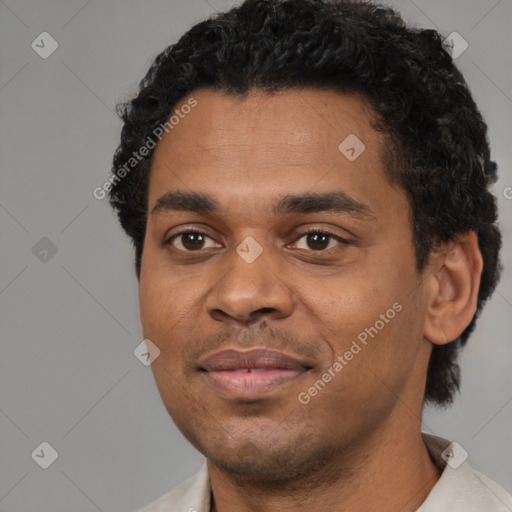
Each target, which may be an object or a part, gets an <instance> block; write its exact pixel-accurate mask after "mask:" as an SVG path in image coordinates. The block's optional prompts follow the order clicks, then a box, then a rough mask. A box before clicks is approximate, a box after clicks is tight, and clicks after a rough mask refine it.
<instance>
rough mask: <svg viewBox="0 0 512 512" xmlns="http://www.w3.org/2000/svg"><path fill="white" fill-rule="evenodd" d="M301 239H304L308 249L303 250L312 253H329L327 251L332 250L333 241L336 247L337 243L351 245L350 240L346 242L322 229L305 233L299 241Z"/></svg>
mask: <svg viewBox="0 0 512 512" xmlns="http://www.w3.org/2000/svg"><path fill="white" fill-rule="evenodd" d="M301 239H304V242H305V245H306V247H302V249H304V248H305V249H306V250H308V249H309V250H310V251H311V252H319V251H320V252H328V251H326V249H332V246H330V242H333V241H334V245H336V243H341V244H348V243H349V242H348V240H345V239H344V238H341V237H339V236H337V235H335V234H333V233H329V232H328V231H322V230H320V229H314V230H311V231H307V232H305V233H303V234H302V235H301V236H300V237H299V238H298V239H297V240H301ZM295 244H297V242H295ZM299 249H301V247H299Z"/></svg>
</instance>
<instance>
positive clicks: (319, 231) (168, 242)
mask: <svg viewBox="0 0 512 512" xmlns="http://www.w3.org/2000/svg"><path fill="white" fill-rule="evenodd" d="M188 233H196V234H198V235H204V236H206V237H208V238H210V239H211V237H210V236H208V235H207V234H206V233H205V232H204V231H200V230H198V229H193V228H189V229H186V230H183V231H180V232H178V233H174V235H172V236H171V237H169V238H168V239H167V240H165V242H164V244H165V245H166V246H168V245H172V242H173V240H174V239H175V238H178V237H179V236H180V235H186V234H188ZM314 234H319V235H328V236H329V237H330V238H333V239H334V240H336V241H337V242H340V243H342V244H344V245H348V244H349V243H350V242H349V240H346V239H345V238H341V237H340V236H338V235H335V234H334V233H331V232H330V231H327V230H324V229H311V230H309V231H304V232H303V233H301V234H300V235H299V236H298V238H297V239H296V240H295V241H298V240H300V239H301V238H303V237H304V236H306V235H314ZM332 249H334V248H333V247H332V248H331V249H324V250H320V251H313V250H309V251H307V252H310V253H313V254H318V253H323V254H329V253H330V251H331V250H332ZM176 250H177V251H180V252H186V253H199V252H201V249H199V250H197V251H183V250H182V249H176Z"/></svg>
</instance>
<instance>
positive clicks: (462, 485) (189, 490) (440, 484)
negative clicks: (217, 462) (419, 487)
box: [139, 432, 512, 512]
mask: <svg viewBox="0 0 512 512" xmlns="http://www.w3.org/2000/svg"><path fill="white" fill-rule="evenodd" d="M421 435H422V437H423V440H424V442H425V444H426V446H427V449H428V451H429V453H430V455H431V457H432V459H433V460H434V462H435V463H436V464H437V465H438V467H439V468H440V469H442V473H441V477H440V478H439V480H438V481H437V483H436V485H435V486H434V487H433V488H432V490H431V491H430V494H429V495H428V496H427V499H426V500H425V501H424V502H423V504H422V505H421V506H420V508H418V509H417V510H416V512H511V511H512V496H510V494H508V493H507V492H506V491H505V489H503V488H502V487H500V486H499V485H498V484H497V483H496V482H494V481H493V480H491V479H490V478H488V477H486V476H485V475H483V474H482V473H480V472H479V471H476V470H475V469H473V468H472V467H471V466H470V465H469V464H468V462H467V461H466V460H465V456H466V452H464V450H463V449H461V447H460V445H457V444H456V443H450V441H447V440H446V439H442V438H441V437H436V436H432V435H430V434H426V433H425V432H422V434H421ZM449 446H450V447H451V448H450V449H449V450H447V448H448V447H449ZM450 451H451V457H446V453H450ZM443 452H444V453H445V458H447V459H448V460H449V461H450V464H447V463H446V462H445V460H444V459H443V457H442V455H441V454H442V453H443ZM210 494H211V486H210V481H209V478H208V468H207V466H206V460H205V462H204V464H203V466H202V467H201V469H200V470H199V471H198V472H197V473H196V474H195V475H193V476H191V477H190V478H188V479H187V480H185V481H184V482H182V483H181V484H180V485H178V486H177V487H175V488H174V489H173V490H172V491H170V492H168V493H167V494H164V495H163V496H162V497H161V498H160V499H158V500H157V501H155V502H153V503H152V504H150V505H148V506H147V507H145V508H144V509H142V510H140V511H139V512H210V505H211V502H210Z"/></svg>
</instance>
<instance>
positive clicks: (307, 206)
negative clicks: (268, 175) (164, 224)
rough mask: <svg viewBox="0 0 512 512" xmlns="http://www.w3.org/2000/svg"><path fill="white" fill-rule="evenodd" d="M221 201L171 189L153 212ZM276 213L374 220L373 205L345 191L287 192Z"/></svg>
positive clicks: (202, 207) (213, 210) (199, 208)
mask: <svg viewBox="0 0 512 512" xmlns="http://www.w3.org/2000/svg"><path fill="white" fill-rule="evenodd" d="M221 210H222V208H221V206H220V204H219V203H218V202H217V201H216V200H215V199H213V198H212V197H211V196H209V195H208V194H203V193H198V192H182V191H169V192H166V193H165V194H163V195H162V196H160V197H159V198H158V200H157V201H156V203H155V206H154V207H153V208H152V210H151V215H155V214H157V213H167V212H172V211H175V212H178V211H181V212H193V213H204V214H219V213H220V212H221ZM271 211H272V214H273V215H274V216H276V217H278V216H285V215H290V214H308V213H321V212H327V213H347V214H351V215H353V216H354V217H358V218H363V219H367V220H374V219H375V214H374V213H373V211H372V210H371V208H370V207H369V206H367V205H365V204H363V203H360V202H358V201H356V200H355V199H353V198H351V197H350V196H349V195H347V194H345V192H342V191H333V192H324V193H304V194H298V195H291V194H288V195H285V196H282V197H281V198H280V199H279V201H278V202H277V203H276V204H275V205H274V206H273V207H272V210H271Z"/></svg>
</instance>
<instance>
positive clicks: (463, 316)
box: [424, 232, 483, 345]
mask: <svg viewBox="0 0 512 512" xmlns="http://www.w3.org/2000/svg"><path fill="white" fill-rule="evenodd" d="M482 267H483V260H482V255H481V253H480V249H479V248H478V239H477V236H476V234H475V233H474V232H469V233H465V234H463V235H460V236H459V237H458V238H457V239H456V240H451V241H449V242H445V243H443V244H441V245H440V246H439V248H437V249H436V250H435V252H434V253H433V254H432V255H431V262H430V264H429V266H428V267H427V269H426V272H430V275H428V278H427V281H428V283H426V284H427V285H428V291H427V293H428V298H427V300H428V304H427V312H426V317H425V327H424V336H425V338H426V339H427V340H429V341H430V342H431V343H433V344H435V345H445V344H446V343H449V342H451V341H453V340H455V339H457V338H458V337H459V336H460V334H461V333H462V332H463V331H464V329H465V328H466V327H467V326H468V324H469V323H470V322H471V320H472V318H473V316H474V314H475V311H476V305H477V299H478V290H479V288H480V277H481V274H482Z"/></svg>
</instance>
